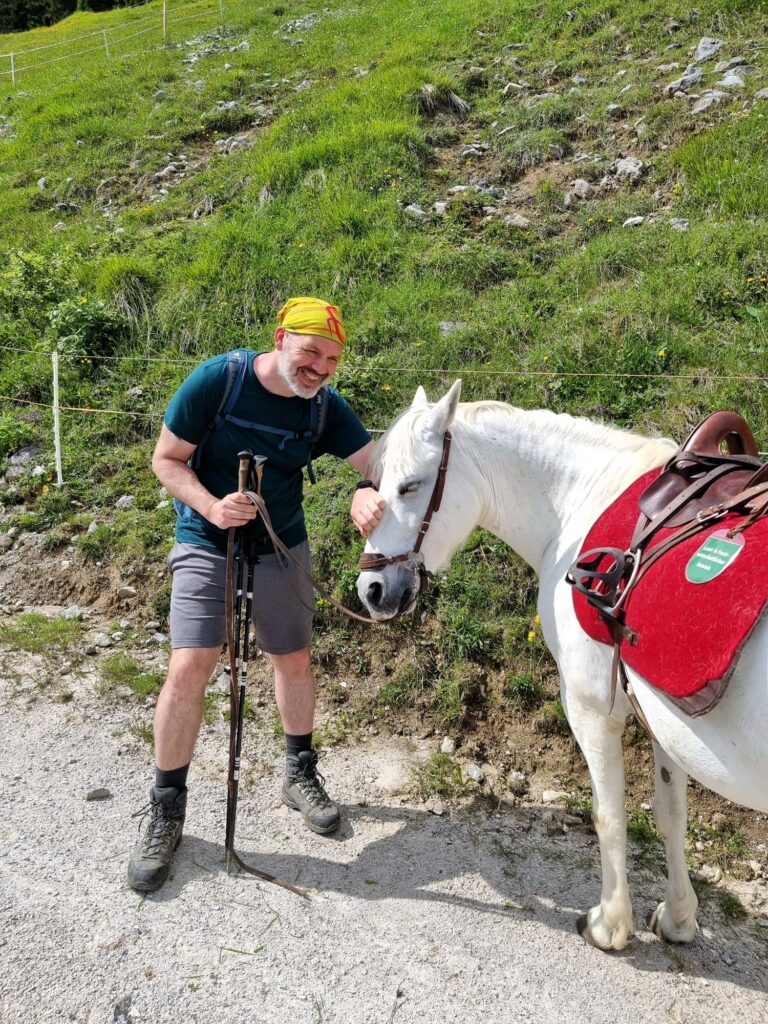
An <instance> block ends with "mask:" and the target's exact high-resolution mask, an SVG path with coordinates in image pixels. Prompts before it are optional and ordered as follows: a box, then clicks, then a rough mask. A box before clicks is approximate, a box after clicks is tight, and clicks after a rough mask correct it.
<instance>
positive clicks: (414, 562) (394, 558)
mask: <svg viewBox="0 0 768 1024" xmlns="http://www.w3.org/2000/svg"><path fill="white" fill-rule="evenodd" d="M450 451H451V432H450V430H446V432H445V434H443V451H442V455H441V458H440V468H439V469H438V471H437V479H436V480H435V486H434V487H433V488H432V496H431V497H430V499H429V505H427V511H426V513H425V515H424V521H423V522H422V524H421V526H420V527H419V532H418V535H417V537H416V543H415V544H414V545H413V547H412V548H411V550H410V551H406V552H405V553H404V554H402V555H382V554H379V552H378V551H366V552H364V553H363V554H362V555H361V556H360V561H359V562H358V566H359V568H360V569H361V571H362V572H381V571H382V570H383V569H386V567H387V566H388V565H394V564H395V563H396V562H406V563H407V565H408V568H409V569H412V570H413V571H414V572H417V573H418V574H419V593H421V592H423V591H425V590H426V589H427V587H428V586H429V579H430V577H431V576H432V573H431V572H429V571H428V569H427V567H426V566H425V565H424V556H423V555H422V554H421V545H422V542H423V540H424V538H425V536H426V534H427V530H428V529H429V524H430V523H431V522H432V516H433V515H434V514H435V512H437V511H438V509H439V508H440V503H441V502H442V500H443V490H444V488H445V474H446V472H447V470H448V456H449V454H450Z"/></svg>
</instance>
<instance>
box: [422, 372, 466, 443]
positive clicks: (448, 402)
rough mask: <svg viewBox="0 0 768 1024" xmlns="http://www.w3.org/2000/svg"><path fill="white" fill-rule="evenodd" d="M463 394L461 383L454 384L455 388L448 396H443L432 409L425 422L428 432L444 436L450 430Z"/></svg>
mask: <svg viewBox="0 0 768 1024" xmlns="http://www.w3.org/2000/svg"><path fill="white" fill-rule="evenodd" d="M460 394H461V381H460V380H457V381H455V382H454V384H453V387H452V388H451V390H450V391H449V392H448V394H447V395H443V397H442V398H441V399H440V401H439V402H438V403H437V405H435V406H434V407H433V408H432V409H430V411H429V414H428V416H427V417H426V419H425V421H424V425H425V427H426V429H427V430H430V431H434V432H435V433H436V434H444V433H445V432H446V430H449V429H450V426H451V424H452V423H453V419H454V416H455V415H456V407H457V405H458V404H459V395H460Z"/></svg>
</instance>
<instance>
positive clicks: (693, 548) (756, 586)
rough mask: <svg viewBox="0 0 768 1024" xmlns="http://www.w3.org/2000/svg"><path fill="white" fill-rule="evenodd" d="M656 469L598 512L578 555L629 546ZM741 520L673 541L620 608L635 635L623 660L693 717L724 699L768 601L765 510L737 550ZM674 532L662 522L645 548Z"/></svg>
mask: <svg viewBox="0 0 768 1024" xmlns="http://www.w3.org/2000/svg"><path fill="white" fill-rule="evenodd" d="M659 472H660V470H658V469H654V470H651V472H650V473H646V474H644V475H643V476H641V477H640V479H639V480H636V481H635V482H634V483H633V484H632V485H631V486H630V487H628V488H627V489H626V491H624V493H623V494H622V495H620V497H619V498H617V499H616V501H615V502H614V503H613V504H612V505H610V506H609V508H607V509H606V510H605V512H603V513H602V515H601V516H600V517H599V518H598V520H597V521H596V522H595V524H594V525H593V526H592V528H591V529H590V531H589V533H588V534H587V536H586V538H585V540H584V543H583V544H582V548H581V550H582V552H585V551H589V550H591V549H592V548H606V547H612V548H620V549H621V550H622V551H626V549H627V547H628V546H629V542H630V539H631V537H632V532H633V530H634V527H635V523H636V522H637V517H638V514H639V509H638V499H639V498H640V495H641V494H642V493H643V491H644V490H645V488H646V487H647V486H648V485H649V484H650V483H651V482H652V481H653V480H655V479H656V477H657V476H658V475H659ZM742 519H743V516H740V515H736V514H729V515H727V516H724V517H723V518H722V519H718V520H717V521H716V522H714V523H712V524H711V525H710V526H708V527H707V528H706V529H704V530H702V531H701V532H700V533H697V534H696V535H695V536H693V537H689V538H688V540H685V541H682V542H681V543H680V544H678V545H677V546H676V547H674V548H672V550H671V551H669V552H667V554H665V555H663V556H662V557H661V558H660V559H659V560H658V562H656V563H655V564H654V565H652V566H651V568H650V569H649V570H648V571H647V572H646V573H645V575H644V576H643V577H642V578H641V579H640V581H639V583H638V584H637V586H636V587H635V588H634V589H633V590H632V592H631V593H630V595H629V597H628V598H627V600H626V603H625V605H624V608H625V622H626V624H627V626H629V627H631V628H632V629H633V630H634V631H635V633H636V634H637V643H636V644H635V645H634V646H633V645H630V644H629V643H627V642H623V643H622V645H621V656H622V659H623V660H624V662H625V664H627V665H629V666H630V667H631V668H633V669H634V670H635V671H636V672H638V673H639V674H640V675H641V676H642V677H643V678H644V679H646V680H647V681H648V682H649V683H651V684H652V685H653V686H655V687H656V688H657V689H659V690H662V691H663V692H664V693H666V694H668V695H669V696H670V697H672V698H673V699H674V700H675V701H676V702H677V703H678V704H679V705H680V706H681V707H682V708H683V709H684V710H685V711H686V712H687V713H688V714H691V715H700V714H704V712H706V711H709V710H710V709H711V708H713V707H714V706H715V704H716V703H717V701H718V700H719V699H720V697H721V696H722V694H723V692H724V690H725V686H726V684H727V682H728V679H729V678H730V675H731V673H732V672H733V669H734V667H735V665H736V661H737V658H738V655H739V652H740V651H741V648H742V647H743V645H744V643H745V641H746V640H747V638H748V637H749V635H750V633H751V632H752V630H753V629H754V627H755V625H756V624H757V622H758V620H759V618H760V616H761V614H762V613H763V611H764V610H765V607H766V603H767V602H768V576H767V575H766V573H765V566H766V564H768V517H765V516H764V517H763V518H761V519H759V520H758V521H757V522H756V523H754V524H753V525H752V526H750V527H749V528H748V529H747V530H745V531H744V533H742V534H740V535H739V537H740V538H741V539H742V540H743V542H744V543H743V547H741V549H740V550H739V551H738V552H737V553H736V555H735V557H734V555H733V548H732V547H731V545H730V544H729V543H727V541H728V538H727V537H726V536H725V535H726V532H727V531H728V530H729V529H730V528H732V527H733V526H734V525H736V524H737V523H738V522H739V521H740V520H742ZM675 532H676V531H675V530H670V529H664V528H662V529H660V530H659V531H658V533H657V534H656V536H655V537H654V538H653V540H652V541H651V543H650V544H649V546H648V548H647V549H646V550H648V551H650V550H652V548H653V546H654V545H655V544H658V543H661V542H662V541H663V540H666V539H667V538H668V537H670V536H671V535H672V534H674V533H675ZM705 545H706V546H705ZM702 549H703V550H702ZM573 603H574V608H575V611H576V617H577V619H578V620H579V623H580V625H581V627H582V629H584V631H585V632H586V633H587V634H588V635H589V636H591V637H592V638H593V639H594V640H598V641H600V643H604V644H611V645H612V644H613V637H612V635H611V631H610V629H609V628H608V626H607V625H606V623H605V622H604V621H603V620H602V619H601V618H600V616H599V614H598V611H597V609H596V608H594V607H593V606H592V605H590V604H589V603H588V602H587V599H586V597H585V596H584V595H583V594H581V593H580V592H579V591H577V590H576V589H575V588H574V591H573Z"/></svg>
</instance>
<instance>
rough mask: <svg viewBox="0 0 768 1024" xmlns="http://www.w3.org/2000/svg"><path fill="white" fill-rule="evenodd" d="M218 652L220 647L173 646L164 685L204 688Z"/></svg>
mask: <svg viewBox="0 0 768 1024" xmlns="http://www.w3.org/2000/svg"><path fill="white" fill-rule="evenodd" d="M220 654H221V648H220V647H177V648H175V649H174V650H172V651H171V660H170V662H169V664H168V674H167V676H166V679H165V685H166V686H167V687H170V688H171V689H180V688H181V689H193V690H198V689H205V687H206V686H207V685H208V681H209V680H210V678H211V675H212V674H213V670H214V668H215V667H216V663H217V662H218V660H219V656H220Z"/></svg>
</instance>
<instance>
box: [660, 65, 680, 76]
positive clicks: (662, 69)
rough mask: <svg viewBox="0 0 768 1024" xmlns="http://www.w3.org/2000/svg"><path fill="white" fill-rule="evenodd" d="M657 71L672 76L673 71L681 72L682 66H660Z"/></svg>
mask: <svg viewBox="0 0 768 1024" xmlns="http://www.w3.org/2000/svg"><path fill="white" fill-rule="evenodd" d="M656 70H657V71H660V72H661V73H662V75H670V74H672V72H673V71H679V70H680V65H679V64H659V65H658V67H657V68H656Z"/></svg>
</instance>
